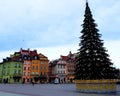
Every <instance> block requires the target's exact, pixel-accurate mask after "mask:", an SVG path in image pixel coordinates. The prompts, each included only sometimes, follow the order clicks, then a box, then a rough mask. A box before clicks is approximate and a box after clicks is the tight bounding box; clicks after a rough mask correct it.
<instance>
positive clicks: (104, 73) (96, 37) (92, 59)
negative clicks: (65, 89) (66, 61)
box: [75, 2, 117, 80]
mask: <svg viewBox="0 0 120 96" xmlns="http://www.w3.org/2000/svg"><path fill="white" fill-rule="evenodd" d="M84 17H85V18H84V21H83V24H82V27H83V29H82V30H81V33H82V36H81V37H80V39H81V42H80V44H79V46H80V49H79V50H78V56H77V58H76V61H75V63H76V74H75V75H76V76H75V78H76V79H87V80H93V79H115V78H117V75H116V69H115V68H113V67H112V65H113V63H111V61H110V59H109V55H108V54H107V50H106V49H105V47H103V45H104V43H103V40H101V39H100V38H101V34H99V33H98V31H99V30H98V29H97V28H96V27H97V24H96V23H94V22H95V20H94V19H93V17H92V14H91V10H90V8H89V6H88V2H86V9H85V15H84Z"/></svg>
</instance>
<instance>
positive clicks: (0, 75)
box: [0, 63, 3, 83]
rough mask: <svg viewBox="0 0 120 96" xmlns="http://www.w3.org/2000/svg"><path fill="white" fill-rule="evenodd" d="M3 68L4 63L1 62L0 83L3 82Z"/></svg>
mask: <svg viewBox="0 0 120 96" xmlns="http://www.w3.org/2000/svg"><path fill="white" fill-rule="evenodd" d="M2 68H3V63H0V83H2Z"/></svg>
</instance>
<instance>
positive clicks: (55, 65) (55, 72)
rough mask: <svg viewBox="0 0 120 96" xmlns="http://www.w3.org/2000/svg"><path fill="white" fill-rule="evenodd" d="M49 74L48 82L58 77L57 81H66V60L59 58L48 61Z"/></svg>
mask: <svg viewBox="0 0 120 96" xmlns="http://www.w3.org/2000/svg"><path fill="white" fill-rule="evenodd" d="M49 67H50V69H51V71H52V72H51V76H50V82H54V80H55V79H56V78H58V81H59V83H64V82H66V61H64V60H62V59H61V58H60V59H57V60H54V61H51V62H50V66H49Z"/></svg>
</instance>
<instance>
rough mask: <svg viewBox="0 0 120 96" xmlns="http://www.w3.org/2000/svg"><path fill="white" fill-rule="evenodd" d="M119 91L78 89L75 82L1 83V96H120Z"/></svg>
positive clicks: (118, 88) (118, 89)
mask: <svg viewBox="0 0 120 96" xmlns="http://www.w3.org/2000/svg"><path fill="white" fill-rule="evenodd" d="M117 91H118V92H117V93H114V94H93V93H90V94H89V93H80V92H77V91H76V88H75V84H35V85H34V86H33V85H32V84H24V85H22V84H0V96H120V86H119V85H117Z"/></svg>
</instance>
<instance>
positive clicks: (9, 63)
mask: <svg viewBox="0 0 120 96" xmlns="http://www.w3.org/2000/svg"><path fill="white" fill-rule="evenodd" d="M22 64H23V62H22V57H21V56H20V55H19V56H13V57H12V58H10V57H7V58H6V59H3V64H2V66H3V67H2V82H3V83H21V82H22Z"/></svg>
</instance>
